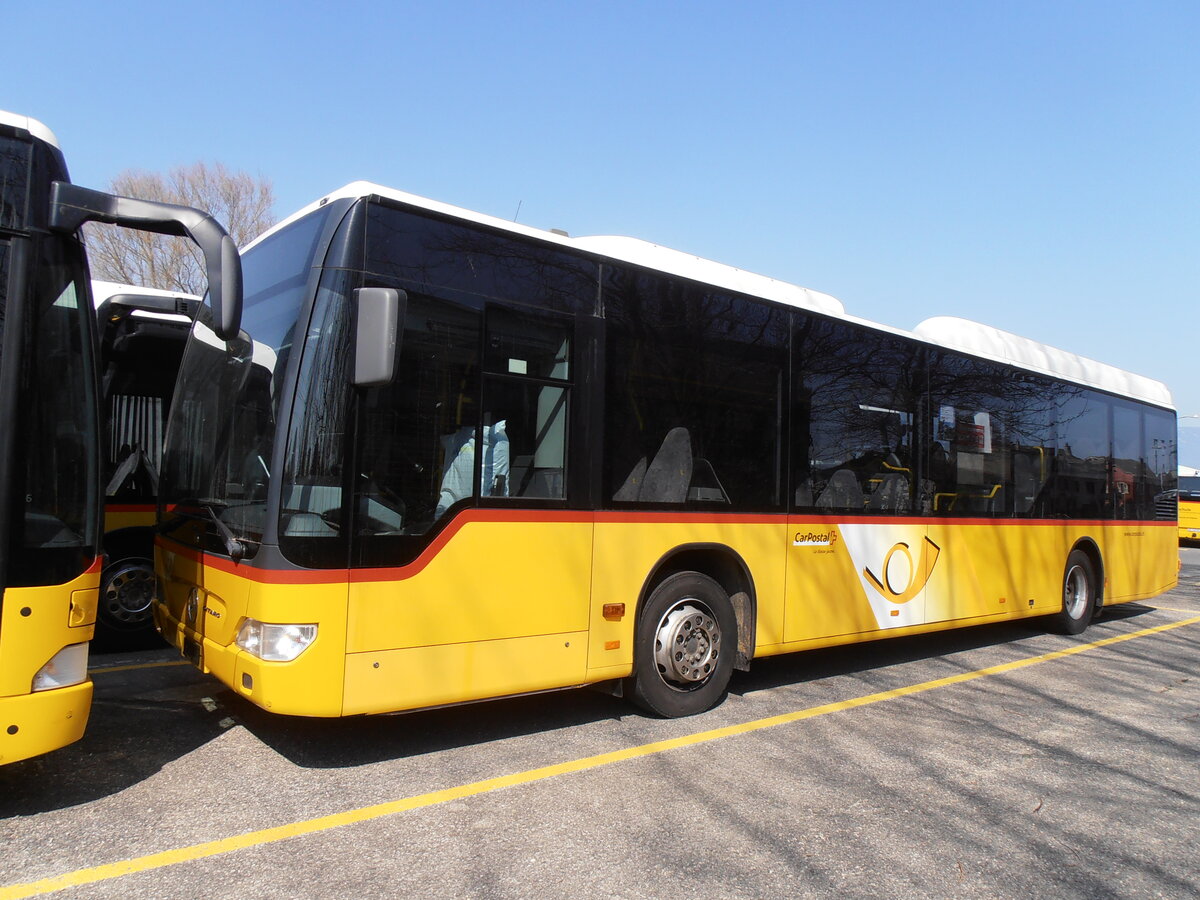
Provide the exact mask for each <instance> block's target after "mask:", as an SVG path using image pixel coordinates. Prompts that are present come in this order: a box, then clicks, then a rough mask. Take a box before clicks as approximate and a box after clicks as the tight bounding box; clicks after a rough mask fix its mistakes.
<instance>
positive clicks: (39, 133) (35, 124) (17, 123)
mask: <svg viewBox="0 0 1200 900" xmlns="http://www.w3.org/2000/svg"><path fill="white" fill-rule="evenodd" d="M0 125H7V126H9V127H10V128H22V129H24V130H25V131H28V132H29V133H30V134H32V135H33V136H34V137H35V138H37V139H38V140H41V141H45V142H46V143H47V144H50V145H51V146H52V147H54V149H56V150H62V148H61V147H60V146H58V138H56V137H55V136H54V132H53V131H51V130H50V129H49V128H47V127H46V126H45V125H43V124H42V123H41V122H39V121H38V120H37V119H31V118H29V116H20V115H17V114H16V113H11V112H5V111H4V110H2V109H0Z"/></svg>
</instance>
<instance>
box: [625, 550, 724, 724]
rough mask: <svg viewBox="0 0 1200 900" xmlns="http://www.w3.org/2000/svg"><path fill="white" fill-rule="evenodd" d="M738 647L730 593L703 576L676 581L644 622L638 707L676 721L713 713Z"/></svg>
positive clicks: (637, 654)
mask: <svg viewBox="0 0 1200 900" xmlns="http://www.w3.org/2000/svg"><path fill="white" fill-rule="evenodd" d="M737 643H738V642H737V618H736V617H735V616H734V613H733V605H732V604H731V603H730V602H729V596H728V595H727V594H726V593H725V591H724V589H723V588H722V587H721V586H720V585H719V584H717V583H716V582H715V581H713V580H712V579H711V578H709V577H708V576H707V575H701V574H699V573H697V572H680V573H678V574H675V575H672V576H670V577H669V578H667V579H666V580H665V581H663V582H662V583H661V584H660V585H659V586H658V587H656V588H655V589H654V591H653V592H652V593H651V594H650V598H649V600H647V601H646V605H645V608H644V609H643V610H642V611H641V614H640V616H639V618H638V630H637V637H636V639H635V642H634V656H633V690H632V697H633V701H634V703H636V704H637V705H638V706H640V707H641V708H642V709H644V710H646V711H647V712H650V713H653V714H654V715H657V716H662V717H664V718H671V719H673V718H678V717H681V716H693V715H695V714H696V713H701V712H704V711H705V710H707V709H711V708H712V707H714V706H716V705H717V704H719V703H720V702H721V701H722V700H724V699H725V694H726V693H727V691H728V688H729V676H730V675H731V673H732V672H733V661H734V657H735V656H736V655H737ZM668 648H675V649H674V650H673V651H672V650H670V649H668Z"/></svg>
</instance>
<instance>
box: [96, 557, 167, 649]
mask: <svg viewBox="0 0 1200 900" xmlns="http://www.w3.org/2000/svg"><path fill="white" fill-rule="evenodd" d="M153 598H154V563H152V562H151V561H150V560H148V559H144V558H142V557H139V556H131V557H126V558H125V559H118V560H116V561H115V562H113V563H111V564H110V565H108V566H107V567H106V568H105V569H104V572H103V573H102V574H101V575H100V603H99V606H98V607H97V610H96V644H97V646H98V648H100V649H104V650H140V649H145V648H147V647H153V646H154V645H155V644H157V643H158V642H159V637H158V634H157V632H155V630H154V615H153V613H152V611H151V608H150V601H151V600H152V599H153Z"/></svg>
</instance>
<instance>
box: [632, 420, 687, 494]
mask: <svg viewBox="0 0 1200 900" xmlns="http://www.w3.org/2000/svg"><path fill="white" fill-rule="evenodd" d="M691 482H692V437H691V435H690V434H689V433H688V430H687V429H686V428H679V427H676V428H672V429H671V430H670V431H668V432H667V436H666V437H665V438H663V442H662V446H661V447H659V448H658V453H656V454H655V455H654V461H653V462H651V463H650V465H649V466H647V467H646V477H645V480H643V482H642V488H641V490H640V491H639V492H638V499H639V500H641V501H643V502H646V503H683V502H684V501H686V500H687V492H688V485H689V484H691Z"/></svg>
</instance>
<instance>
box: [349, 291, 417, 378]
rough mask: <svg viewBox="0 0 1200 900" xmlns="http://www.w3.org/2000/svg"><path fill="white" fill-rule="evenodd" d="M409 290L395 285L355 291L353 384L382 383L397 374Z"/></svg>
mask: <svg viewBox="0 0 1200 900" xmlns="http://www.w3.org/2000/svg"><path fill="white" fill-rule="evenodd" d="M407 303H408V294H406V293H404V291H398V290H396V289H395V288H358V289H357V290H355V292H354V386H355V387H383V386H385V385H388V384H391V382H392V378H394V377H395V375H396V359H397V357H399V355H400V329H401V328H403V327H404V310H405V308H406V306H407Z"/></svg>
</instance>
